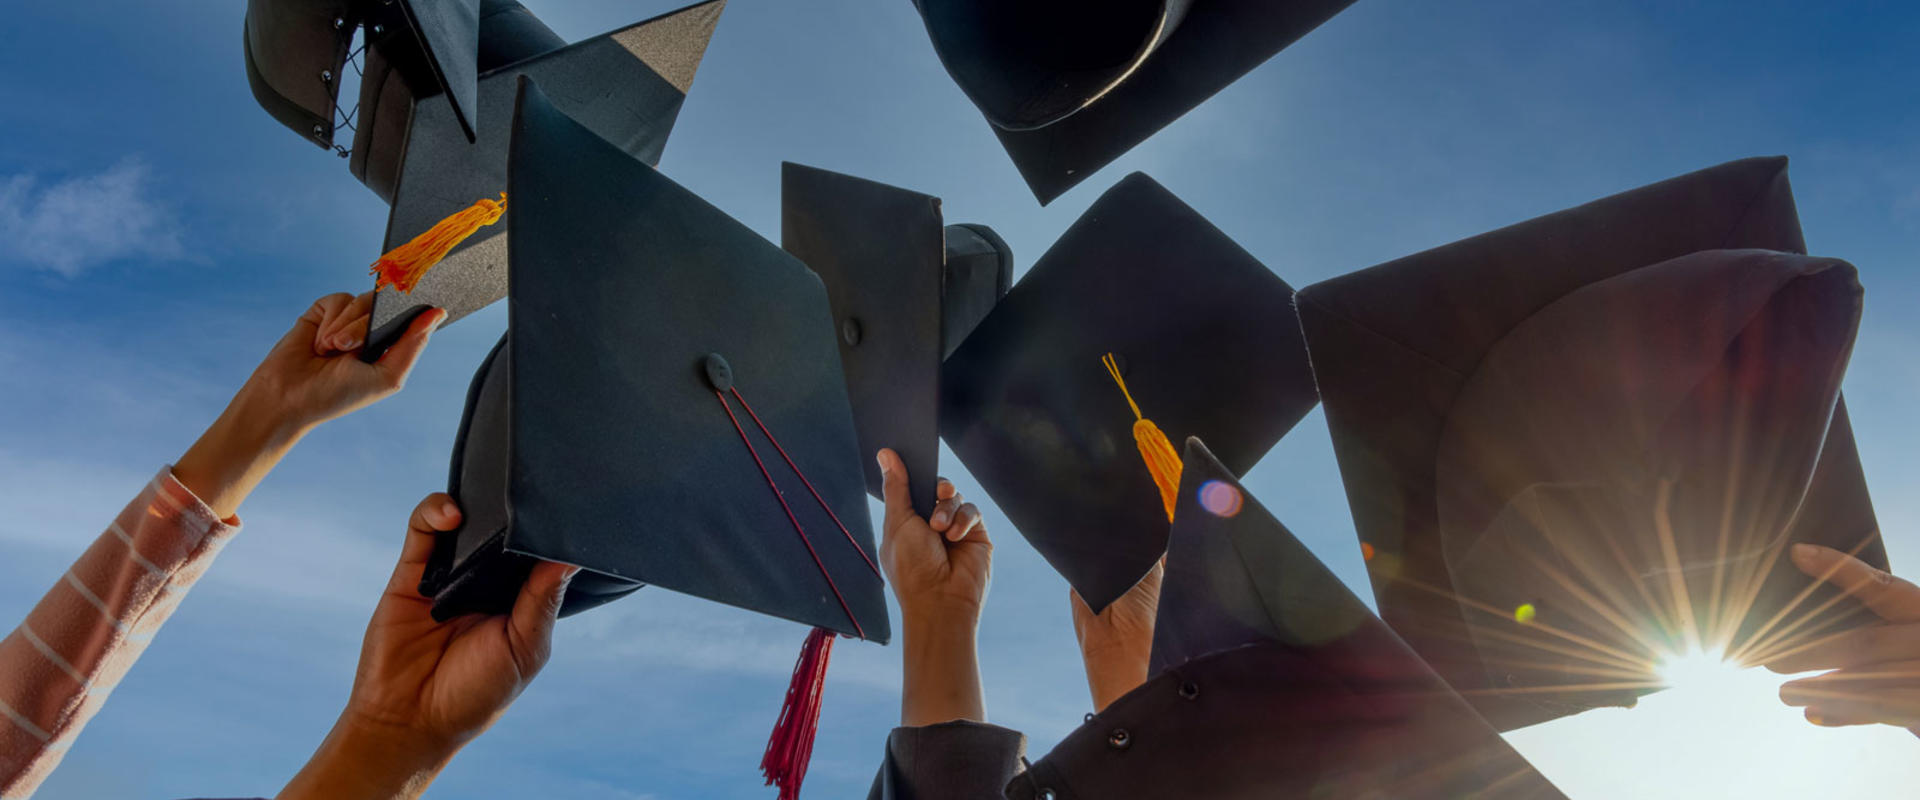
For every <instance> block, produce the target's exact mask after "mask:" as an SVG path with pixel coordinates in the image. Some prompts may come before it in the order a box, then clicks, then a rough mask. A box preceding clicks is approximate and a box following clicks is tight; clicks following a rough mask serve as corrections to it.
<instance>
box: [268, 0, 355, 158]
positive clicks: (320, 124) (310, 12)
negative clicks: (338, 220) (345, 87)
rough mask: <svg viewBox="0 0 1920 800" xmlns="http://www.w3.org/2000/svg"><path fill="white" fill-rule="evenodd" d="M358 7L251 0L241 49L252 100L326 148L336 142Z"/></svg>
mask: <svg viewBox="0 0 1920 800" xmlns="http://www.w3.org/2000/svg"><path fill="white" fill-rule="evenodd" d="M358 7H359V4H358V3H356V2H354V0H247V16H246V21H245V22H244V23H243V24H242V26H241V27H242V28H243V29H244V30H243V31H242V33H241V47H242V53H243V57H244V59H245V62H246V67H247V85H248V87H249V88H251V89H252V90H253V99H254V100H255V101H256V102H258V103H259V104H260V107H261V108H263V109H266V112H267V113H268V114H269V115H272V117H273V118H274V119H275V120H277V121H279V123H280V124H282V125H285V126H287V127H288V128H289V129H291V130H292V131H293V132H294V133H297V134H300V135H301V136H302V137H303V138H305V139H307V140H308V141H310V142H313V143H314V144H315V145H318V146H320V147H323V148H324V147H331V146H332V145H333V132H334V126H335V124H336V122H337V121H338V120H337V119H336V116H335V113H334V109H335V107H336V106H337V103H338V100H339V98H340V74H341V70H342V69H344V68H345V67H346V63H347V54H348V50H349V49H351V48H352V46H353V33H354V30H355V28H356V27H357V26H358V25H359V20H358V18H357V15H356V10H357V9H358Z"/></svg>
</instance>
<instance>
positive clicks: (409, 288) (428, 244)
mask: <svg viewBox="0 0 1920 800" xmlns="http://www.w3.org/2000/svg"><path fill="white" fill-rule="evenodd" d="M506 211H507V193H506V192H501V193H500V200H499V201H498V202H496V201H493V200H488V199H486V198H484V197H483V198H480V199H479V200H478V201H476V202H474V204H473V205H471V206H468V207H466V208H464V209H461V210H460V211H457V212H455V213H454V214H453V216H450V217H447V218H446V219H443V220H440V221H439V222H436V223H434V225H433V227H431V228H428V229H427V231H426V232H425V233H422V234H420V235H419V236H415V237H413V241H410V242H407V243H406V244H403V245H400V246H399V247H396V248H393V250H391V251H389V252H388V253H387V254H386V255H384V256H381V257H380V260H379V261H375V262H373V269H371V270H369V272H370V273H371V274H372V275H373V276H374V283H373V288H374V290H375V291H378V290H381V289H385V288H386V287H388V286H392V287H393V288H395V289H399V290H400V293H401V294H413V287H414V286H416V285H419V283H420V279H421V278H423V277H425V276H426V274H427V270H430V269H433V265H435V264H438V263H440V259H443V258H446V257H447V253H448V252H451V251H452V250H453V248H454V246H455V245H458V244H460V243H461V242H464V241H466V240H467V237H469V236H472V235H473V234H474V232H476V231H478V230H480V229H481V228H484V227H486V226H488V225H492V224H493V223H495V222H499V221H500V215H501V214H504V213H506Z"/></svg>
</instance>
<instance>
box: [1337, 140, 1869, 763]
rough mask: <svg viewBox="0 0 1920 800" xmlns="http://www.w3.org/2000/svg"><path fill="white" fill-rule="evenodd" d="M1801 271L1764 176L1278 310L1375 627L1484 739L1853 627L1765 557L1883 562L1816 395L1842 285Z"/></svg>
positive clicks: (1847, 274) (1394, 265) (1744, 164)
mask: <svg viewBox="0 0 1920 800" xmlns="http://www.w3.org/2000/svg"><path fill="white" fill-rule="evenodd" d="M1722 248H1750V249H1744V250H1725V249H1722ZM1804 251H1805V246H1804V244H1803V241H1802V239H1801V233H1800V226H1799V222H1798V218H1797V215H1796V213H1795V210H1794V204H1793V195H1792V191H1791V189H1790V187H1789V186H1788V183H1787V176H1786V160H1785V159H1784V158H1760V159H1748V160H1744V161H1736V162H1732V163H1729V164H1724V165H1721V166H1718V167H1714V168H1711V169H1707V170H1702V171H1700V172H1695V173H1692V174H1689V175H1684V176H1681V177H1678V178H1674V179H1672V180H1668V181H1664V182H1661V183H1656V184H1653V185H1651V186H1646V187H1643V188H1640V189H1635V190H1633V191H1630V192H1626V193H1623V194H1619V195H1615V196H1613V197H1608V198H1605V199H1602V200H1598V201H1595V202H1593V203H1589V204H1587V205H1584V206H1580V207H1578V208H1574V209H1570V210H1567V211H1561V212H1558V213H1555V214H1550V215H1547V216H1544V217H1540V218H1537V219H1534V220H1531V221H1528V222H1523V223H1520V224H1518V225H1514V226H1511V227H1508V228H1504V229H1501V230H1498V231H1494V232H1492V233H1487V234H1483V235H1480V236H1476V237H1473V238H1470V239H1466V240H1463V241H1460V242H1456V243H1454V244H1450V245H1447V246H1445V247H1441V248H1437V249H1434V250H1430V251H1427V252H1424V253H1420V254H1416V255H1413V256H1408V257H1406V258H1402V259H1399V260H1396V261H1393V262H1389V263H1387V264H1383V265H1380V266H1377V267H1373V268H1371V269H1367V270H1363V271H1360V272H1357V273H1353V274H1350V275H1345V276H1342V277H1339V278H1335V279H1332V280H1329V281H1326V282H1323V283H1320V284H1316V285H1314V286H1311V287H1308V288H1307V289H1305V290H1303V291H1302V292H1301V293H1300V295H1299V307H1300V317H1301V321H1302V324H1303V326H1304V328H1305V330H1306V333H1307V340H1308V343H1309V345H1310V348H1311V350H1312V353H1313V362H1314V368H1315V373H1316V375H1317V377H1318V380H1319V386H1320V391H1321V395H1322V397H1323V398H1324V399H1325V401H1326V404H1327V422H1328V425H1329V427H1330V428H1331V429H1332V434H1333V443H1334V452H1335V454H1336V455H1337V457H1338V459H1339V462H1340V467H1341V473H1342V476H1343V478H1344V480H1345V482H1346V487H1347V494H1348V499H1349V501H1350V503H1351V505H1352V507H1353V513H1354V521H1355V524H1356V526H1357V528H1358V533H1359V535H1360V539H1361V543H1362V544H1361V546H1362V550H1363V553H1365V554H1366V555H1367V556H1368V566H1369V571H1370V573H1371V577H1372V579H1373V583H1374V587H1375V591H1376V593H1377V594H1378V597H1379V603H1380V609H1381V613H1382V616H1384V617H1385V618H1386V619H1387V621H1388V622H1389V623H1391V624H1392V625H1393V626H1394V628H1395V629H1396V630H1398V631H1399V632H1400V634H1401V635H1402V636H1403V637H1405V638H1406V639H1407V641H1408V643H1409V644H1411V645H1412V646H1413V647H1414V649H1415V650H1417V651H1419V652H1420V654H1421V655H1422V656H1424V657H1425V658H1426V659H1427V660H1428V661H1429V662H1430V663H1432V664H1433V665H1434V667H1435V669H1436V670H1438V671H1439V672H1440V673H1441V674H1442V675H1443V676H1445V677H1446V678H1447V680H1448V682H1449V683H1452V684H1453V685H1454V686H1455V687H1458V688H1460V689H1461V690H1462V692H1463V693H1464V694H1467V695H1468V696H1469V697H1470V698H1471V699H1472V700H1473V702H1474V703H1475V705H1476V706H1477V707H1478V708H1480V709H1481V711H1482V713H1483V714H1484V715H1485V716H1486V717H1487V718H1488V719H1489V721H1491V722H1492V723H1493V724H1494V725H1495V727H1498V728H1500V729H1502V730H1508V729H1512V728H1516V727H1520V726H1524V725H1529V724H1533V723H1536V722H1541V721H1544V720H1548V719H1552V718H1555V717H1559V716H1563V715H1565V714H1569V713H1575V712H1578V711H1581V710H1585V709H1587V708H1592V707H1597V706H1605V705H1616V706H1617V705H1631V704H1632V703H1633V702H1634V699H1635V698H1636V697H1637V696H1639V695H1641V694H1645V693H1647V692H1650V691H1653V690H1655V689H1657V688H1658V687H1659V685H1660V684H1659V680H1658V678H1657V674H1656V665H1657V664H1658V663H1659V662H1660V661H1662V660H1664V659H1667V658H1672V657H1675V656H1686V655H1690V654H1691V653H1690V651H1692V650H1695V649H1698V650H1700V651H1701V652H1703V653H1707V654H1722V653H1723V654H1724V655H1726V656H1727V657H1728V658H1729V659H1731V660H1735V661H1739V662H1742V663H1757V662H1759V661H1761V660H1763V659H1764V657H1765V656H1766V655H1767V654H1768V653H1769V652H1777V651H1778V649H1780V648H1782V647H1785V646H1788V645H1790V644H1792V643H1794V642H1797V641H1803V640H1804V639H1805V637H1809V636H1815V635H1825V634H1828V633H1832V632H1834V631H1836V630H1841V629H1845V628H1846V627H1849V626H1851V625H1855V624H1860V623H1862V622H1865V621H1866V617H1865V616H1864V615H1863V614H1862V613H1861V610H1860V609H1859V607H1858V606H1857V605H1856V604H1855V603H1854V602H1853V601H1851V600H1848V599H1845V598H1843V597H1842V596H1841V594H1840V592H1839V591H1838V590H1835V589H1831V588H1828V587H1824V586H1819V585H1816V583H1817V582H1816V581H1814V580H1812V579H1810V578H1808V577H1807V576H1804V575H1801V574H1799V573H1798V571H1797V570H1795V569H1794V568H1793V567H1792V565H1791V564H1790V563H1788V562H1787V561H1786V559H1784V558H1782V555H1783V550H1784V549H1785V547H1786V546H1787V545H1788V544H1789V543H1792V542H1810V543H1814V544H1822V545H1826V546H1829V547H1834V548H1837V549H1840V550H1842V551H1846V552H1852V553H1855V554H1856V555H1858V556H1860V557H1861V558H1862V559H1864V560H1866V561H1868V562H1869V563H1872V564H1875V565H1876V566H1882V567H1884V566H1885V565H1886V553H1885V550H1884V548H1883V547H1882V545H1881V543H1880V541H1879V533H1878V525H1877V523H1876V522H1875V520H1874V516H1873V507H1872V503H1871V501H1870V500H1869V498H1868V496H1867V491H1866V485H1865V481H1864V478H1863V476H1862V473H1861V468H1860V461H1859V456H1858V455H1857V453H1856V452H1855V449H1854V443H1853V435H1852V431H1851V428H1850V426H1849V423H1848V420H1847V415H1846V409H1845V404H1844V402H1842V401H1841V399H1840V391H1839V388H1840V379H1841V376H1842V374H1843V373H1844V370H1845V366H1846V361H1847V357H1848V354H1849V352H1850V350H1851V347H1852V342H1853V337H1854V331H1855V329H1856V327H1857V325H1858V324H1859V315H1860V302H1861V298H1860V287H1859V284H1858V282H1857V280H1856V278H1855V276H1854V270H1853V268H1852V267H1850V266H1848V265H1846V264H1845V263H1844V262H1839V261H1834V260H1830V259H1817V258H1808V257H1806V256H1803V255H1798V254H1799V253H1803V252H1804Z"/></svg>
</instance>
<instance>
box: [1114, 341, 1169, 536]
mask: <svg viewBox="0 0 1920 800" xmlns="http://www.w3.org/2000/svg"><path fill="white" fill-rule="evenodd" d="M1100 363H1101V364H1103V365H1105V366H1106V368H1107V374H1108V375H1111V376H1113V382H1114V383H1116V384H1119V385H1120V394H1121V395H1123V396H1125V397H1126V398H1127V405H1128V406H1129V407H1131V408H1132V409H1133V418H1134V423H1133V443H1134V445H1135V446H1137V447H1139V448H1140V457H1141V458H1142V459H1144V460H1145V461H1146V462H1147V472H1149V473H1152V474H1153V483H1154V485H1155V486H1158V487H1160V502H1161V503H1162V504H1164V505H1165V506H1166V507H1167V521H1169V522H1171V521H1173V510H1174V508H1176V507H1177V506H1179V504H1180V470H1181V464H1180V453H1179V451H1177V450H1174V449H1173V443H1172V442H1169V441H1167V435H1166V434H1164V433H1161V432H1160V426H1158V425H1155V424H1153V420H1150V419H1147V418H1146V417H1145V416H1142V415H1141V414H1140V404H1138V403H1135V402H1133V393H1132V392H1129V391H1127V381H1126V379H1124V378H1121V377H1120V364H1119V362H1118V361H1115V360H1114V358H1113V354H1112V353H1108V354H1106V355H1105V356H1102V357H1101V358H1100Z"/></svg>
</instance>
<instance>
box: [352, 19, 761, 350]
mask: <svg viewBox="0 0 1920 800" xmlns="http://www.w3.org/2000/svg"><path fill="white" fill-rule="evenodd" d="M725 5H726V2H725V0H709V1H708V2H704V3H700V4H698V5H693V6H688V7H687V8H683V9H680V10H679V11H674V12H671V13H668V14H664V15H661V16H659V17H655V18H653V19H650V20H647V21H644V22H640V23H636V24H634V25H630V26H628V27H625V28H622V29H620V30H616V31H613V32H610V33H606V34H602V35H600V36H596V37H593V38H591V39H587V40H585V41H581V42H578V43H575V44H572V45H568V46H566V47H562V48H559V49H557V50H553V51H551V52H545V53H542V54H540V55H537V56H534V57H532V58H528V59H525V60H522V61H518V62H515V63H512V64H509V65H507V66H503V67H499V68H497V69H494V70H492V71H489V72H487V73H485V74H483V75H481V76H480V77H479V89H478V100H477V101H476V102H477V104H478V107H479V112H478V117H477V123H476V131H477V133H478V141H476V142H473V143H469V142H467V141H466V140H465V138H464V137H463V135H462V134H461V133H460V126H459V124H458V121H457V120H456V119H454V114H453V113H452V111H451V108H450V107H449V106H448V105H447V104H445V103H440V102H437V101H432V100H416V101H414V102H413V107H412V110H411V112H410V116H409V117H408V119H409V120H410V121H409V122H408V124H407V126H406V127H405V129H404V144H399V145H397V147H398V148H399V149H400V151H401V152H400V153H399V155H398V156H397V157H396V156H386V155H382V154H381V153H379V152H375V153H372V154H370V155H368V156H367V158H368V159H369V160H370V161H372V162H378V163H391V164H394V165H396V166H395V168H396V169H397V173H395V175H396V177H395V179H394V189H393V211H392V214H391V215H390V216H389V217H388V219H387V233H386V243H385V245H384V246H383V248H382V252H386V251H390V250H392V249H394V248H395V247H397V246H399V245H400V244H402V243H405V242H407V241H409V240H411V239H413V238H414V237H415V236H417V235H419V234H420V233H422V232H424V231H426V230H428V229H429V228H432V227H433V226H434V224H435V223H438V222H440V221H441V220H442V219H445V218H446V217H448V216H449V215H451V214H453V213H455V212H457V211H460V210H461V209H464V208H466V207H468V206H470V205H472V204H473V203H474V201H476V200H479V199H482V198H493V197H496V196H498V195H499V194H500V193H501V192H502V191H503V190H504V189H505V188H506V175H507V146H508V145H507V139H508V137H507V130H508V127H509V126H510V125H511V115H512V110H513V96H514V95H513V93H514V82H515V81H516V80H517V79H518V77H519V76H521V75H525V76H528V77H531V78H533V79H535V80H537V81H539V82H540V83H541V84H542V85H543V86H546V87H548V88H549V89H550V90H551V96H552V97H553V98H554V102H555V103H557V104H558V105H559V106H560V108H561V110H562V111H564V112H566V113H567V114H568V115H569V116H571V117H573V118H574V119H577V120H579V121H580V123H581V124H583V125H585V126H587V128H588V129H589V130H591V131H593V132H594V133H595V134H597V135H599V136H600V137H601V138H603V139H605V140H607V141H609V142H613V143H615V144H616V145H617V146H618V147H620V149H621V150H623V151H625V152H627V153H628V154H630V155H632V156H634V157H635V158H639V159H641V160H643V161H646V162H647V163H649V164H655V163H658V162H659V160H660V153H661V151H662V149H663V148H664V147H665V146H666V141H667V134H668V133H669V132H671V131H672V129H673V123H674V120H675V118H676V117H677V116H678V114H679V111H680V106H681V103H682V102H683V101H684V100H685V99H686V93H687V90H688V88H689V87H690V86H691V85H692V83H693V76H694V72H695V70H696V69H697V68H698V67H699V65H700V60H701V56H702V55H703V54H704V53H705V51H706V46H707V41H708V39H709V38H710V37H711V36H712V34H713V29H714V26H715V24H716V23H718V21H719V18H720V13H721V10H722V9H723V8H724V7H725ZM530 17H531V15H528V14H526V13H525V12H524V10H522V11H520V12H517V13H500V14H496V15H490V16H488V17H487V20H488V21H489V23H490V24H492V21H493V20H495V19H500V20H503V21H504V22H503V23H502V24H506V25H511V26H513V29H515V30H519V29H529V30H531V31H532V33H533V34H538V32H539V31H540V30H544V27H543V26H537V21H532V22H529V21H528V19H529V18H530ZM481 38H482V40H483V41H487V42H489V48H488V49H489V52H490V53H494V54H495V56H496V57H497V51H498V50H500V49H501V48H500V47H499V46H496V45H494V44H493V43H494V42H495V41H496V40H498V39H500V38H503V37H499V36H493V35H490V34H489V32H487V31H485V30H483V32H482V36H481ZM533 38H534V39H535V40H536V41H538V40H539V39H540V38H541V37H540V36H537V35H535V36H533ZM366 102H367V101H366V100H363V101H362V103H363V105H364V104H365V103H366ZM387 116H388V117H389V118H390V117H391V116H392V115H390V114H389V115H387ZM378 124H379V122H378V121H368V122H366V123H363V125H369V126H377V125H378ZM370 129H372V128H371V127H370ZM371 147H372V148H373V149H374V150H376V151H383V150H392V149H394V148H395V147H396V144H395V143H394V142H392V141H380V142H374V143H371ZM509 205H511V200H510V201H509ZM509 216H511V212H509ZM506 228H510V226H499V225H496V226H493V227H490V228H484V229H482V230H481V231H480V232H479V233H477V234H475V235H474V236H473V237H472V238H469V239H467V240H466V241H465V242H463V243H462V244H460V245H459V246H457V247H455V248H454V249H453V251H452V252H451V253H449V254H448V255H447V257H446V259H445V260H444V261H442V262H441V263H440V264H439V266H437V267H435V268H434V269H433V270H432V271H431V272H428V273H427V274H426V276H425V277H424V278H422V279H421V280H420V282H419V284H418V285H417V286H416V287H415V288H414V290H413V291H412V292H411V293H410V294H403V293H401V292H400V291H398V290H396V289H393V288H386V289H383V290H382V291H381V292H380V294H379V295H377V296H376V297H375V298H374V304H373V313H372V318H371V320H370V321H369V322H370V327H369V333H368V337H367V347H366V348H365V352H364V355H365V356H366V357H369V358H372V357H377V356H378V354H379V353H381V352H384V351H385V350H386V348H387V347H388V346H389V345H391V344H392V343H393V341H394V340H396V339H397V338H398V337H399V335H400V334H401V333H402V332H404V331H405V330H406V326H407V324H408V323H409V322H411V321H412V319H413V317H414V316H415V315H417V314H419V313H420V312H421V311H424V310H425V309H426V308H428V307H430V306H431V307H439V308H444V309H446V310H447V314H448V317H447V319H448V320H449V321H452V320H457V319H459V318H461V317H463V316H465V315H467V314H469V313H472V312H474V311H477V310H479V309H481V308H483V307H485V306H487V305H488V304H490V303H492V302H493V301H495V300H498V299H500V298H501V297H504V296H506V291H507V275H506V273H507V266H506V264H507V238H506V237H507V236H508V233H507V230H506Z"/></svg>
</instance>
